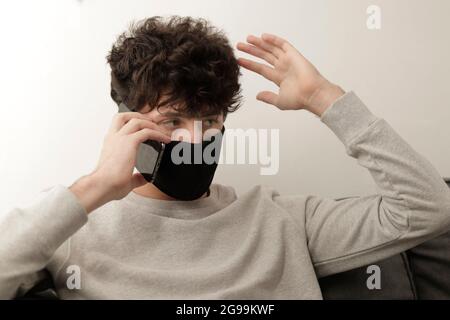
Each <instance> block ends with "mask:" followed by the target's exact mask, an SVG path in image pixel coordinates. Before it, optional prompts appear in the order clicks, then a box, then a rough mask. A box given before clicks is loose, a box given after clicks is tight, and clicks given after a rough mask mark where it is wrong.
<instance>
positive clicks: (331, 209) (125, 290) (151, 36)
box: [0, 17, 450, 299]
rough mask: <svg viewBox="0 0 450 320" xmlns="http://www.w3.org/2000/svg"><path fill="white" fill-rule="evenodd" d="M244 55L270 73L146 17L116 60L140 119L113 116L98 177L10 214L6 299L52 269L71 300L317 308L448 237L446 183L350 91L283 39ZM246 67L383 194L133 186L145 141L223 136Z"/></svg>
mask: <svg viewBox="0 0 450 320" xmlns="http://www.w3.org/2000/svg"><path fill="white" fill-rule="evenodd" d="M237 48H238V49H239V50H241V51H243V52H247V53H249V54H251V55H253V56H255V57H258V58H261V59H263V60H265V61H266V62H267V63H268V64H261V63H259V62H256V61H252V60H247V59H242V58H240V59H238V60H236V59H235V57H234V55H233V50H232V48H231V47H230V45H229V44H228V41H227V39H226V38H225V36H224V35H223V34H222V33H220V32H219V31H217V30H216V29H214V28H212V27H210V26H209V25H208V24H207V23H206V22H205V21H202V20H194V19H191V18H177V17H175V18H171V19H168V20H166V19H162V18H157V17H154V18H150V19H147V20H146V21H143V22H141V23H139V24H137V25H136V26H134V27H132V30H131V31H130V32H129V33H125V34H123V35H122V36H121V37H120V38H119V39H118V41H117V43H116V44H115V45H114V46H113V48H112V50H111V53H110V55H109V56H108V62H109V64H110V65H111V68H112V77H113V81H112V97H113V99H114V100H115V101H116V102H117V103H118V104H119V105H124V106H126V107H127V108H129V109H131V110H134V111H133V112H123V113H120V114H119V115H117V116H116V117H114V119H113V121H112V124H111V128H110V130H109V132H108V134H107V135H106V138H105V140H104V146H103V150H102V153H101V157H100V160H99V162H98V165H97V168H96V169H95V170H94V171H93V172H92V173H90V174H88V175H86V176H84V177H82V178H80V179H79V180H78V181H76V182H75V183H74V184H73V185H72V186H70V187H65V186H62V185H58V186H55V187H53V188H51V189H50V190H48V191H47V192H45V193H43V194H42V195H41V197H40V198H39V199H38V200H37V201H36V203H34V204H33V205H32V206H29V207H26V208H16V209H14V210H12V211H11V212H9V213H8V214H7V215H3V216H2V218H1V222H0V262H1V264H0V297H2V298H12V297H15V296H18V295H21V294H23V293H24V292H26V291H27V290H28V289H29V288H30V287H31V286H33V284H35V283H36V282H37V281H38V280H39V279H40V278H41V276H42V274H43V270H45V269H46V270H48V271H49V273H50V274H51V275H52V278H53V280H54V283H55V287H56V291H57V293H58V295H59V297H60V298H62V299H78V298H84V299H99V298H100V299H102V298H119V299H128V298H132V299H143V298H149V299H283V298H284V299H303V298H306V299H321V297H322V296H321V292H320V288H319V285H318V281H317V278H318V277H323V276H326V275H330V274H333V273H338V272H342V271H345V270H349V269H353V268H356V267H359V266H363V265H366V264H369V263H374V262H376V261H379V260H381V259H384V258H387V257H389V256H391V255H394V254H396V253H399V252H401V251H404V250H406V249H409V248H411V247H414V246H416V245H418V244H419V243H421V242H423V241H425V240H428V239H430V238H433V237H435V236H437V235H439V234H441V233H444V232H446V231H447V230H448V229H449V228H450V191H449V190H448V188H447V186H446V185H445V183H444V181H443V180H442V179H441V177H440V176H439V174H438V172H437V171H436V170H435V169H434V168H433V166H432V165H431V164H430V163H429V162H428V161H427V160H426V159H424V158H423V157H422V156H421V155H419V154H418V153H417V152H416V151H414V150H413V149H412V148H411V147H410V146H409V145H408V144H407V143H406V142H405V141H404V140H403V139H402V138H401V137H399V135H398V134H397V133H396V132H395V131H394V130H393V129H392V128H391V127H390V126H389V124H387V123H386V121H384V120H383V119H381V118H378V117H377V116H375V115H374V114H372V113H371V112H370V111H369V109H368V108H367V107H366V106H365V105H364V103H363V102H362V101H361V100H360V99H359V98H358V97H357V96H356V94H355V93H354V92H352V91H350V92H344V91H343V90H342V89H341V88H340V87H339V86H337V85H335V84H333V83H331V82H329V81H328V80H326V79H325V78H324V77H323V76H322V75H321V74H320V73H319V72H318V71H317V70H316V69H315V68H314V66H313V65H312V64H311V63H310V62H309V61H308V60H306V59H305V58H304V57H303V56H302V55H301V54H300V53H299V52H298V51H297V50H296V49H295V48H294V47H293V46H292V45H291V44H290V43H289V42H287V41H285V40H283V39H281V38H279V37H277V36H274V35H269V34H263V35H262V36H261V37H255V36H249V37H248V38H247V43H246V44H244V43H239V44H238V45H237ZM239 65H240V66H242V67H244V68H246V69H249V70H251V71H254V72H256V73H258V74H260V75H262V76H264V77H265V78H267V79H268V80H270V81H272V82H274V83H275V84H277V85H278V86H279V92H278V94H276V93H272V92H267V91H264V92H261V93H259V94H258V96H257V98H258V99H259V100H261V101H264V102H266V103H268V104H272V105H274V106H276V107H278V108H279V109H280V110H287V109H289V110H301V109H305V110H308V111H310V112H312V113H314V114H315V115H317V117H318V118H320V121H321V122H322V123H324V124H325V125H327V126H328V127H329V128H330V129H331V130H332V131H333V132H334V133H335V134H336V136H337V137H338V138H339V139H340V140H341V141H342V143H343V144H344V146H345V148H346V151H347V153H348V154H349V156H351V157H354V158H356V159H357V160H358V163H359V164H360V165H361V166H363V167H365V168H367V169H368V170H369V172H370V173H371V175H372V177H373V179H374V182H375V183H376V185H377V187H378V188H379V190H380V191H379V193H378V194H374V195H369V196H363V197H353V198H348V199H345V200H340V201H337V200H333V199H328V198H321V197H318V196H313V195H297V196H283V195H280V194H278V193H277V192H276V191H274V190H272V189H270V188H267V187H261V186H257V187H254V188H253V189H251V190H250V191H248V192H247V193H245V194H243V195H242V196H240V197H236V195H235V192H234V191H233V188H231V187H225V186H222V185H218V184H212V185H211V186H209V184H208V183H207V184H206V188H203V190H201V189H199V190H201V191H202V192H201V193H200V194H198V195H197V196H195V197H194V198H195V199H194V200H187V201H184V200H179V199H178V198H180V197H181V196H180V197H178V195H181V194H183V197H184V196H186V197H188V198H192V197H193V196H192V193H191V189H195V188H197V187H198V184H199V183H200V182H199V181H197V180H195V179H192V180H190V181H186V180H183V181H175V180H176V179H177V177H174V179H175V180H174V181H172V180H170V179H168V180H165V181H164V183H163V184H161V185H164V188H165V190H166V191H167V192H164V191H162V190H161V189H162V188H159V187H158V186H157V185H155V184H152V183H147V180H146V178H145V177H144V176H143V175H142V174H139V173H135V174H133V169H134V167H135V164H136V154H137V152H138V150H139V149H138V148H139V146H141V143H142V142H144V141H146V140H149V139H151V140H156V141H160V142H164V143H167V145H169V144H171V143H174V142H173V141H172V142H170V141H171V138H170V134H171V132H173V131H174V130H175V129H180V128H181V129H186V130H187V131H188V132H190V133H193V132H194V129H195V121H201V123H202V125H203V126H204V127H205V128H206V129H208V128H215V129H218V130H221V129H223V122H224V120H225V118H226V115H227V112H231V111H234V110H235V109H236V108H237V107H238V105H239V98H240V96H239V91H240V87H239V83H238V77H239ZM205 128H203V129H205ZM191 142H193V143H197V142H199V141H198V140H197V141H191ZM200 142H201V141H200ZM181 174H184V172H181ZM213 174H214V172H213V170H212V172H211V171H209V173H208V174H207V178H212V175H213ZM201 181H208V179H203V178H202V179H201ZM180 184H181V185H183V188H181V189H180V188H179V186H180ZM203 191H204V192H203ZM184 192H185V193H184ZM75 276H77V277H78V279H76V280H74V277H75Z"/></svg>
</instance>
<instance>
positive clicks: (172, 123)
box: [160, 118, 181, 128]
mask: <svg viewBox="0 0 450 320" xmlns="http://www.w3.org/2000/svg"><path fill="white" fill-rule="evenodd" d="M160 124H161V125H163V126H165V127H167V128H176V127H178V126H180V124H181V121H180V119H177V118H173V119H167V120H164V121H161V122H160Z"/></svg>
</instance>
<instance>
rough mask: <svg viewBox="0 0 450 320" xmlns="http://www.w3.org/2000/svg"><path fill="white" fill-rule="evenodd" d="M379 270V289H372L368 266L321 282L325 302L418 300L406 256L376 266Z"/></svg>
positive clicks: (398, 256)
mask: <svg viewBox="0 0 450 320" xmlns="http://www.w3.org/2000/svg"><path fill="white" fill-rule="evenodd" d="M375 265H377V266H378V267H379V268H380V285H381V286H380V289H369V288H368V286H367V279H368V278H369V277H370V276H371V275H372V274H373V273H372V272H370V270H369V273H368V267H369V266H364V267H361V268H357V269H353V270H350V271H346V272H342V273H339V274H335V275H331V276H328V277H324V278H321V279H319V284H320V287H321V290H322V295H323V298H324V299H326V300H336V299H352V300H361V299H362V300H374V299H389V300H391V299H401V300H414V299H416V298H417V295H416V291H415V287H414V282H413V277H412V274H411V270H410V268H409V264H408V258H407V256H406V254H405V253H402V254H397V255H395V256H392V257H390V258H388V259H385V260H383V261H380V262H377V263H375Z"/></svg>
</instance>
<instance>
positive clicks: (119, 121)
mask: <svg viewBox="0 0 450 320" xmlns="http://www.w3.org/2000/svg"><path fill="white" fill-rule="evenodd" d="M133 118H137V119H144V120H149V119H148V117H147V116H145V115H143V114H142V113H139V112H121V113H117V114H116V115H115V116H114V118H113V120H112V122H111V127H110V133H116V132H119V130H120V129H121V128H122V127H123V126H124V125H125V123H127V122H128V121H130V120H131V119H133Z"/></svg>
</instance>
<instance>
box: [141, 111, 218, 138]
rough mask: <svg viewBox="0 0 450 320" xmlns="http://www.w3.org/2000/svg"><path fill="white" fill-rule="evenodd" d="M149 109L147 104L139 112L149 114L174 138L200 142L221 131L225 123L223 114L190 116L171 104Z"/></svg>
mask: <svg viewBox="0 0 450 320" xmlns="http://www.w3.org/2000/svg"><path fill="white" fill-rule="evenodd" d="M149 110H150V107H149V106H148V105H146V106H145V107H144V108H142V109H141V110H140V111H139V112H140V113H142V114H146V115H148V116H149V117H150V119H151V120H152V121H153V122H155V123H156V124H157V125H159V126H160V127H161V128H162V129H163V130H164V131H165V132H166V133H167V134H169V135H171V136H172V140H183V141H186V142H190V143H199V142H201V141H202V139H205V138H207V137H209V136H211V135H214V134H216V133H217V132H218V131H220V130H221V129H222V127H223V123H224V118H223V114H214V115H202V116H199V117H188V116H186V115H185V114H182V113H180V112H179V111H177V110H176V109H175V108H174V107H171V106H164V107H161V108H159V109H157V108H154V109H153V110H151V111H149ZM210 129H212V130H210Z"/></svg>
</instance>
